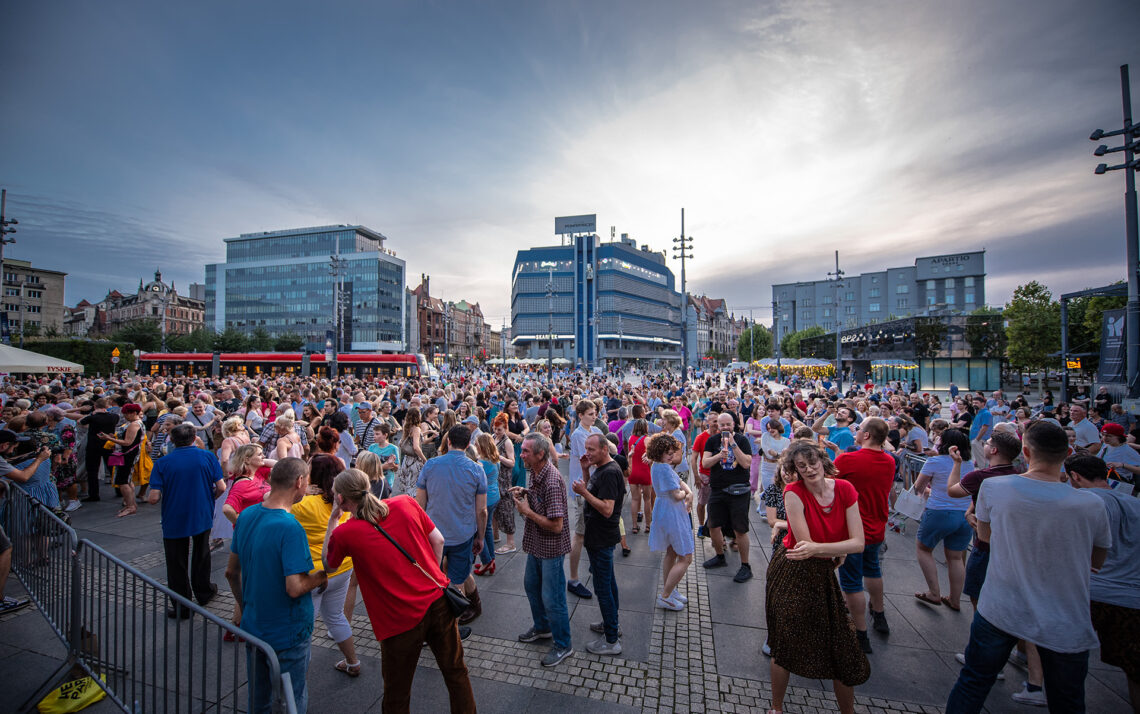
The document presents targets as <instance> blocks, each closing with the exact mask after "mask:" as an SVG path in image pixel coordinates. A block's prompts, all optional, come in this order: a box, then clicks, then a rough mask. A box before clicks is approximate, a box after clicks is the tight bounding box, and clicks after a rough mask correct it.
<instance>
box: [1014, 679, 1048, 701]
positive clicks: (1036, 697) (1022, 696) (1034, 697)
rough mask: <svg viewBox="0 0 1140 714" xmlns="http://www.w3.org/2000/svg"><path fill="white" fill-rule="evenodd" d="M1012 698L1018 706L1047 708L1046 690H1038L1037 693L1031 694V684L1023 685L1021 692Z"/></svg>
mask: <svg viewBox="0 0 1140 714" xmlns="http://www.w3.org/2000/svg"><path fill="white" fill-rule="evenodd" d="M1010 698H1011V699H1013V701H1015V702H1017V703H1018V704H1028V705H1030V706H1034V707H1043V706H1047V703H1046V701H1045V690H1044V689H1038V690H1037V691H1036V692H1031V691H1029V682H1024V683H1022V685H1021V691H1020V692H1015V693H1014V694H1012V695H1010Z"/></svg>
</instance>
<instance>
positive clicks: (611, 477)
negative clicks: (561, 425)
mask: <svg viewBox="0 0 1140 714" xmlns="http://www.w3.org/2000/svg"><path fill="white" fill-rule="evenodd" d="M586 458H587V459H589V461H590V465H591V466H593V467H594V473H593V475H591V476H590V477H589V480H590V485H589V486H586V479H578V480H577V481H575V482H574V484H573V485H572V486H571V488H572V489H574V493H576V494H578V495H579V496H582V497H583V498H584V499H585V500H586V503H585V512H584V513H583V516H584V517H585V520H586V534H585V541H584V543H583V545H584V546H585V547H586V555H587V556H588V557H589V558H590V573H592V574H593V576H594V592H595V593H597V595H598V607H599V608H601V610H602V622H601V623H600V625H601V627H600V628H599V627H598V625H596V624H595V625H591V626H590V629H591V630H593V631H595V632H598V631H599V629H600V630H601V632H603V633H604V634H605V637H604V638H603V639H598V640H595V641H593V642H588V643H586V651H588V652H592V653H594V654H599V655H619V654H621V627H620V626H619V624H618V588H617V579H616V578H614V546H615V545H617V543H618V541H620V540H621V535H620V533H619V532H618V520H619V519H620V518H621V505H622V501H623V500H624V498H625V479H624V478H623V477H622V473H621V468H620V467H619V466H618V465H617V462H615V461H614V460H613V459H612V458H610V449H609V444H608V443H607V442H606V438H605V437H604V436H602V435H600V434H591V435H590V436H589V437H587V438H586Z"/></svg>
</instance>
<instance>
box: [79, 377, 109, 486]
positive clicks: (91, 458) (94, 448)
mask: <svg viewBox="0 0 1140 714" xmlns="http://www.w3.org/2000/svg"><path fill="white" fill-rule="evenodd" d="M108 406H110V405H109V404H108V403H107V400H106V399H96V400H95V411H93V412H91V413H90V414H88V415H87V416H85V417H83V418H82V419H80V420H79V423H80V424H82V425H83V426H85V427H87V450H86V451H85V452H84V454H83V463H84V464H85V465H86V467H87V498H85V499H83V501H84V502H85V503H91V502H94V501H98V500H99V464H100V463H102V464H103V465H104V466H106V468H107V473H108V474H110V473H111V467H110V466H108V465H107V457H108V456H110V455H111V452H110V451H105V450H104V449H103V439H100V438H99V437H98V436H96V434H114V433H115V427H117V426H118V425H119V415H118V414H111V413H110V412H108V411H107V407H108Z"/></svg>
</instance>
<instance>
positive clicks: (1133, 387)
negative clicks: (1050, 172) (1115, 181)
mask: <svg viewBox="0 0 1140 714" xmlns="http://www.w3.org/2000/svg"><path fill="white" fill-rule="evenodd" d="M1120 94H1121V99H1122V103H1123V106H1124V126H1123V127H1122V128H1121V129H1117V130H1114V131H1102V130H1101V129H1097V130H1096V131H1094V132H1093V133H1092V135H1091V136H1089V140H1090V141H1099V140H1100V139H1102V138H1104V137H1106V136H1120V137H1122V139H1123V141H1124V143H1123V144H1122V145H1121V146H1116V147H1113V148H1111V149H1110V148H1108V146H1106V145H1104V144H1101V145H1100V146H1098V147H1096V150H1095V151H1093V155H1095V156H1104V155H1105V154H1113V153H1116V152H1118V151H1122V152H1124V163H1122V164H1117V165H1116V166H1109V165H1108V164H1100V165H1098V166H1097V167H1096V171H1095V173H1096V174H1098V175H1100V174H1104V173H1105V172H1108V171H1119V170H1121V169H1123V170H1124V217H1125V219H1124V220H1125V231H1124V239H1125V241H1126V246H1127V250H1126V255H1125V259H1126V260H1127V262H1128V266H1127V269H1128V308H1127V312H1126V317H1125V325H1124V335H1125V339H1126V340H1127V343H1128V396H1129V397H1131V398H1133V399H1135V398H1137V397H1140V275H1138V274H1137V269H1138V268H1140V236H1138V235H1137V218H1136V177H1135V175H1134V172H1135V171H1140V159H1138V158H1137V153H1138V152H1140V125H1136V124H1133V123H1132V92H1131V88H1130V84H1129V81H1128V65H1126V64H1125V65H1121V66H1120ZM1062 366H1064V365H1062Z"/></svg>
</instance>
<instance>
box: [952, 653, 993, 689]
mask: <svg viewBox="0 0 1140 714" xmlns="http://www.w3.org/2000/svg"><path fill="white" fill-rule="evenodd" d="M954 659H956V660H958V664H963V665H964V664H966V655H964V654H962V653H961V652H959V653H958V654H956V655H954ZM997 678H998V681H999V682H1004V681H1005V672H998V673H997Z"/></svg>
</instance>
